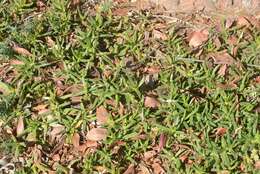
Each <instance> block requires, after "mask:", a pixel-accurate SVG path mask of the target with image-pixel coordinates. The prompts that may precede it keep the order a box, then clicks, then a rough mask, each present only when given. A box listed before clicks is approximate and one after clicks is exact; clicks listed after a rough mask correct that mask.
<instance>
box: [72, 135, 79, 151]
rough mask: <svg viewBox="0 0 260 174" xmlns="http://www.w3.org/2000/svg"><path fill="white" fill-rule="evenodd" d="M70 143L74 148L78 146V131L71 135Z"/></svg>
mask: <svg viewBox="0 0 260 174" xmlns="http://www.w3.org/2000/svg"><path fill="white" fill-rule="evenodd" d="M71 141H72V144H73V146H74V147H75V148H78V147H79V141H80V136H79V134H78V133H74V134H73V136H72V139H71Z"/></svg>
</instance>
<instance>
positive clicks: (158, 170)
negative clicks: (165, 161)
mask: <svg viewBox="0 0 260 174" xmlns="http://www.w3.org/2000/svg"><path fill="white" fill-rule="evenodd" d="M152 168H153V172H154V174H165V173H166V172H165V170H164V169H163V167H162V165H161V164H160V163H153V164H152Z"/></svg>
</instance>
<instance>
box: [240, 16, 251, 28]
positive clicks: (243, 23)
mask: <svg viewBox="0 0 260 174" xmlns="http://www.w3.org/2000/svg"><path fill="white" fill-rule="evenodd" d="M237 25H238V26H240V27H250V26H251V23H250V22H249V21H248V19H247V18H246V17H244V16H239V17H238V19H237Z"/></svg>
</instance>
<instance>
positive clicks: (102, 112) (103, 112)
mask: <svg viewBox="0 0 260 174" xmlns="http://www.w3.org/2000/svg"><path fill="white" fill-rule="evenodd" d="M96 117H97V122H98V123H99V124H106V123H107V121H108V119H109V113H108V111H107V109H106V108H105V107H104V106H99V107H98V108H97V109H96Z"/></svg>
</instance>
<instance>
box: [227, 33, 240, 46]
mask: <svg viewBox="0 0 260 174" xmlns="http://www.w3.org/2000/svg"><path fill="white" fill-rule="evenodd" d="M227 43H228V44H229V45H231V46H234V45H237V44H238V38H237V37H236V36H234V35H232V36H230V37H229V38H228V40H227Z"/></svg>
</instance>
